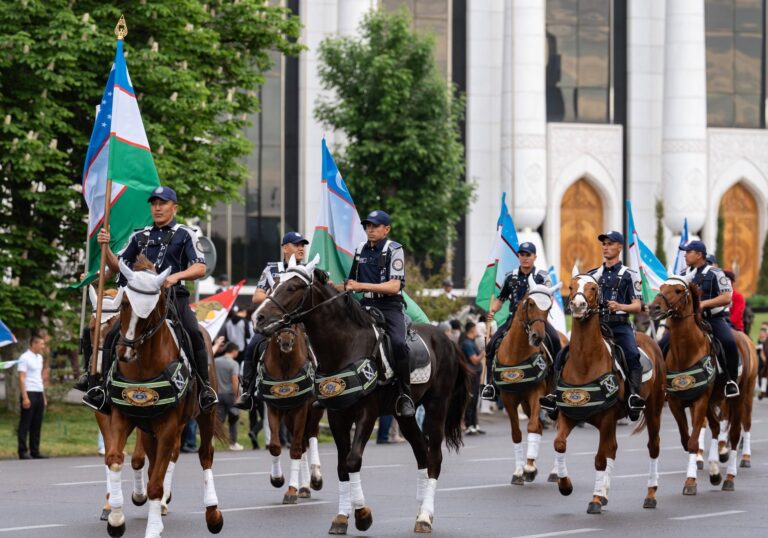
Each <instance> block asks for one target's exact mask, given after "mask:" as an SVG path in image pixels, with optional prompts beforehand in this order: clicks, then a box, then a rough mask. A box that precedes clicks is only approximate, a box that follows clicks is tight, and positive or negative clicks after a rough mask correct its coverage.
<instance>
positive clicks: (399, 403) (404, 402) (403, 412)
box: [395, 394, 416, 417]
mask: <svg viewBox="0 0 768 538" xmlns="http://www.w3.org/2000/svg"><path fill="white" fill-rule="evenodd" d="M395 414H396V415H397V416H398V417H414V416H416V406H415V405H414V403H413V400H412V399H411V397H410V396H408V395H407V394H401V395H400V396H398V397H397V400H396V401H395Z"/></svg>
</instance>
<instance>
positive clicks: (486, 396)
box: [480, 383, 496, 402]
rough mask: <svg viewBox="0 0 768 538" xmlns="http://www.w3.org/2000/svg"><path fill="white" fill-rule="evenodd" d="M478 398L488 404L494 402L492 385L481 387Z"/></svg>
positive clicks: (494, 390)
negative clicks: (481, 390)
mask: <svg viewBox="0 0 768 538" xmlns="http://www.w3.org/2000/svg"><path fill="white" fill-rule="evenodd" d="M480 398H482V399H483V400H487V401H489V402H493V401H496V387H494V386H493V383H488V384H487V385H486V386H484V387H483V392H482V393H481V394H480Z"/></svg>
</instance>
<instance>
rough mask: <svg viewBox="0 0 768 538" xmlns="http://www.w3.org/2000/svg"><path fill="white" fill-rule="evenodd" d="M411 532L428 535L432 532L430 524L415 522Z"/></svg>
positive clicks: (427, 522)
mask: <svg viewBox="0 0 768 538" xmlns="http://www.w3.org/2000/svg"><path fill="white" fill-rule="evenodd" d="M413 532H418V533H420V534H429V533H431V532H432V524H431V523H430V522H429V521H417V522H416V525H415V526H414V527H413Z"/></svg>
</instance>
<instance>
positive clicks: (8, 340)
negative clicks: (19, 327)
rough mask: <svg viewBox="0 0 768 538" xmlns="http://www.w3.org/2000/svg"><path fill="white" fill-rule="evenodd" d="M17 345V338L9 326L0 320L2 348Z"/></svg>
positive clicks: (0, 345) (0, 344) (0, 343)
mask: <svg viewBox="0 0 768 538" xmlns="http://www.w3.org/2000/svg"><path fill="white" fill-rule="evenodd" d="M15 343H16V337H15V336H13V333H12V332H11V330H10V329H9V328H8V326H7V325H6V324H5V323H3V320H0V347H3V346H9V345H11V344H15Z"/></svg>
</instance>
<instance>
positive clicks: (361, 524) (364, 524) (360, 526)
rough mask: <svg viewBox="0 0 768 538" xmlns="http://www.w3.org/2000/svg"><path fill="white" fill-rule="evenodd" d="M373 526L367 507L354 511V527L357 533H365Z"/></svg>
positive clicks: (370, 513)
mask: <svg viewBox="0 0 768 538" xmlns="http://www.w3.org/2000/svg"><path fill="white" fill-rule="evenodd" d="M371 525H373V512H371V509H370V508H368V507H367V506H363V507H362V508H358V509H357V510H355V527H356V528H357V530H359V531H367V530H368V529H370V528H371Z"/></svg>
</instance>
